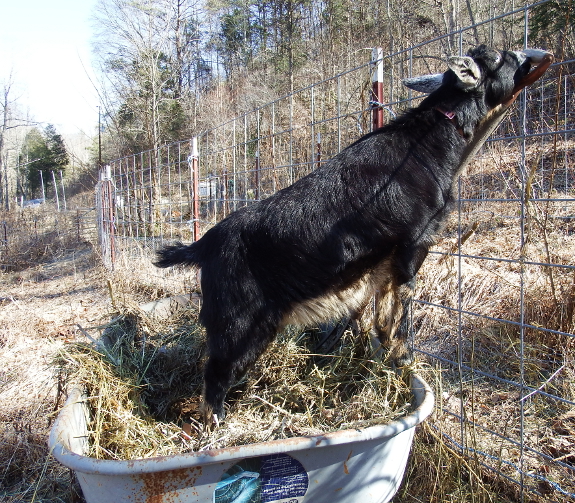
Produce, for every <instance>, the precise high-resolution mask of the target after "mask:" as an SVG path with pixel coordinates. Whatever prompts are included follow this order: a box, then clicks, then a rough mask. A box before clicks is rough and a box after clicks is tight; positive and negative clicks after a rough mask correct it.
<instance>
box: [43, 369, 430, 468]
mask: <svg viewBox="0 0 575 503" xmlns="http://www.w3.org/2000/svg"><path fill="white" fill-rule="evenodd" d="M410 384H411V390H412V393H413V397H414V409H413V410H412V411H411V412H409V413H408V414H407V415H405V416H402V417H400V418H398V419H395V420H393V421H391V422H390V423H387V424H382V425H374V426H368V427H365V428H349V429H345V430H338V431H335V432H331V433H325V434H321V435H310V436H300V437H292V438H287V439H278V440H270V441H267V442H258V443H254V444H247V445H241V446H234V447H224V448H219V449H211V450H205V451H195V452H188V453H183V454H173V455H169V456H156V457H151V458H139V459H132V460H108V459H96V458H92V457H88V456H85V455H84V454H83V453H79V452H74V450H73V449H81V445H82V444H85V441H86V437H87V436H86V431H84V432H80V431H77V430H78V428H81V427H82V426H84V427H85V426H86V424H87V423H86V422H85V420H86V414H87V407H86V404H85V402H86V397H85V395H84V393H83V390H82V389H81V388H79V387H74V388H73V389H72V390H71V392H70V394H69V396H68V399H67V400H66V403H65V404H64V406H63V407H62V409H61V410H60V412H59V414H58V416H57V418H56V420H55V421H54V424H53V425H52V428H51V430H50V436H49V439H48V446H49V449H50V452H51V453H52V454H53V456H54V457H55V458H56V459H57V460H58V461H59V462H60V463H62V464H63V465H64V466H66V467H68V468H71V469H73V470H75V471H77V472H81V473H86V474H99V475H134V474H145V473H153V472H158V471H169V470H181V469H186V468H192V467H197V466H203V465H208V464H215V463H221V462H227V461H233V460H239V459H245V458H252V457H257V456H263V455H269V454H271V453H274V454H279V453H290V452H295V451H302V450H306V449H320V448H325V447H329V446H335V445H341V444H345V443H350V442H368V441H372V440H377V439H379V440H387V439H390V438H392V437H395V436H396V435H399V434H400V433H402V432H405V431H407V430H409V429H411V428H414V427H415V426H416V425H418V424H420V423H421V422H422V421H424V420H425V419H426V418H427V417H428V416H429V415H430V414H431V412H432V411H433V409H434V406H435V399H434V395H433V391H432V390H431V388H430V386H429V385H428V384H427V382H426V381H425V380H424V379H423V378H422V377H421V376H420V375H419V374H417V373H412V374H411V383H410ZM79 414H81V417H82V419H81V420H82V421H84V424H83V425H82V426H80V425H78V420H77V419H78V415H79ZM67 426H72V427H73V428H75V429H76V431H68V430H67V429H66V427H67ZM72 444H74V445H75V447H71V445H72Z"/></svg>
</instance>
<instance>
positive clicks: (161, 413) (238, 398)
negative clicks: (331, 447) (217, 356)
mask: <svg viewBox="0 0 575 503" xmlns="http://www.w3.org/2000/svg"><path fill="white" fill-rule="evenodd" d="M196 318H197V312H196V310H195V309H186V310H185V311H183V312H180V313H179V314H178V315H177V316H174V317H172V318H171V319H168V320H162V321H161V323H159V322H158V321H156V320H155V319H154V318H151V317H149V316H147V315H146V314H145V313H143V312H142V311H137V310H134V309H133V310H131V311H130V312H126V313H124V314H122V315H121V316H120V317H118V319H117V320H116V321H115V322H114V323H113V324H112V325H111V328H110V329H107V330H106V335H105V337H106V339H107V340H108V341H109V343H108V345H107V347H106V348H105V349H101V352H98V351H96V350H95V349H94V348H93V347H91V346H87V345H69V346H66V347H65V348H63V351H62V352H61V356H60V362H59V365H60V368H61V369H62V371H63V372H65V374H66V377H65V381H66V382H67V383H70V384H74V385H80V386H82V387H84V388H85V389H86V390H87V394H88V397H89V403H90V410H91V416H92V423H91V425H90V430H91V432H92V435H91V449H92V450H91V455H92V456H94V457H97V458H104V459H134V458H145V457H150V456H158V455H168V454H175V453H181V452H187V451H198V450H203V449H208V448H220V447H229V446H237V445H245V444H248V443H254V442H263V441H267V440H275V439H281V438H289V437H293V436H300V435H313V434H318V433H322V432H328V431H335V430H338V429H344V428H349V427H353V426H358V425H362V426H365V425H368V424H379V423H386V422H389V421H390V420H392V419H394V418H396V417H398V416H400V415H402V414H404V413H405V412H406V411H407V410H408V409H409V406H410V404H409V402H410V392H409V388H408V386H407V385H406V384H405V383H404V382H403V380H401V379H400V378H399V377H398V376H397V375H396V374H395V373H394V372H392V371H390V369H389V368H387V367H386V366H385V365H383V364H382V363H380V362H377V361H375V360H373V359H371V358H370V354H369V353H370V351H371V349H370V344H369V341H367V340H363V339H362V338H357V337H354V336H353V335H352V333H351V331H347V332H345V333H344V336H343V338H342V340H341V341H340V342H339V343H338V347H337V349H336V350H335V351H334V352H332V353H330V354H329V355H319V354H314V353H313V347H314V346H315V344H317V342H318V340H317V336H316V333H314V332H304V333H300V332H294V331H288V332H286V333H284V334H282V335H280V336H279V337H278V339H277V340H276V341H275V342H274V343H272V344H271V346H270V347H269V348H268V350H267V351H266V352H265V353H264V355H263V356H262V358H261V359H260V360H259V361H258V362H257V364H256V366H255V368H254V369H253V370H252V371H251V372H250V373H249V374H248V376H247V377H246V378H245V379H244V380H243V381H242V382H241V383H239V384H238V385H237V386H236V387H235V388H233V389H232V391H231V392H230V394H229V400H228V403H229V411H228V416H227V418H226V421H225V422H224V423H222V424H221V425H220V427H219V428H217V429H215V430H214V431H213V432H206V431H205V430H204V428H203V426H202V424H201V423H200V422H199V419H200V416H199V411H198V405H199V400H200V393H201V387H202V362H203V355H204V345H205V340H204V333H203V330H202V329H201V327H200V326H198V325H197V322H196ZM182 425H184V429H182Z"/></svg>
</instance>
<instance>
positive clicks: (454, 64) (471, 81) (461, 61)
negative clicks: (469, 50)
mask: <svg viewBox="0 0 575 503" xmlns="http://www.w3.org/2000/svg"><path fill="white" fill-rule="evenodd" d="M447 65H448V66H449V68H450V69H451V70H452V71H453V73H455V76H456V77H457V79H458V80H459V83H460V86H459V87H461V88H462V89H473V88H475V87H477V86H478V84H479V81H480V80H481V70H480V68H479V66H478V65H477V63H476V62H475V61H473V58H470V57H469V56H452V57H450V58H449V59H448V60H447Z"/></svg>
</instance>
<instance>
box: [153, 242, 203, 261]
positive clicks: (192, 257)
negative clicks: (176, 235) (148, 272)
mask: <svg viewBox="0 0 575 503" xmlns="http://www.w3.org/2000/svg"><path fill="white" fill-rule="evenodd" d="M196 245H197V243H192V244H191V245H184V244H182V243H181V242H179V241H178V242H176V243H175V244H173V245H168V246H164V247H163V248H161V249H160V250H158V251H157V252H156V253H157V256H158V260H157V261H156V262H154V265H155V266H157V267H170V266H172V265H176V264H184V265H200V262H199V258H198V257H197V255H198V253H197V246H196Z"/></svg>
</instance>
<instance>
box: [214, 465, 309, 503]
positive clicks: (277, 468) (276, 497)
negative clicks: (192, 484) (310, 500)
mask: <svg viewBox="0 0 575 503" xmlns="http://www.w3.org/2000/svg"><path fill="white" fill-rule="evenodd" d="M308 483H309V480H308V476H307V473H306V471H305V470H304V467H303V466H302V464H301V463H300V462H299V461H298V460H297V459H294V458H292V457H291V456H288V455H287V454H270V455H269V456H260V457H259V458H249V459H244V460H243V461H240V462H239V463H236V464H235V465H234V466H232V467H231V468H230V469H229V470H227V471H226V472H225V473H224V474H223V475H222V478H221V480H220V481H219V482H218V483H217V485H216V491H215V493H214V503H301V501H302V498H303V496H304V495H305V493H306V491H307V488H308Z"/></svg>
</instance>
